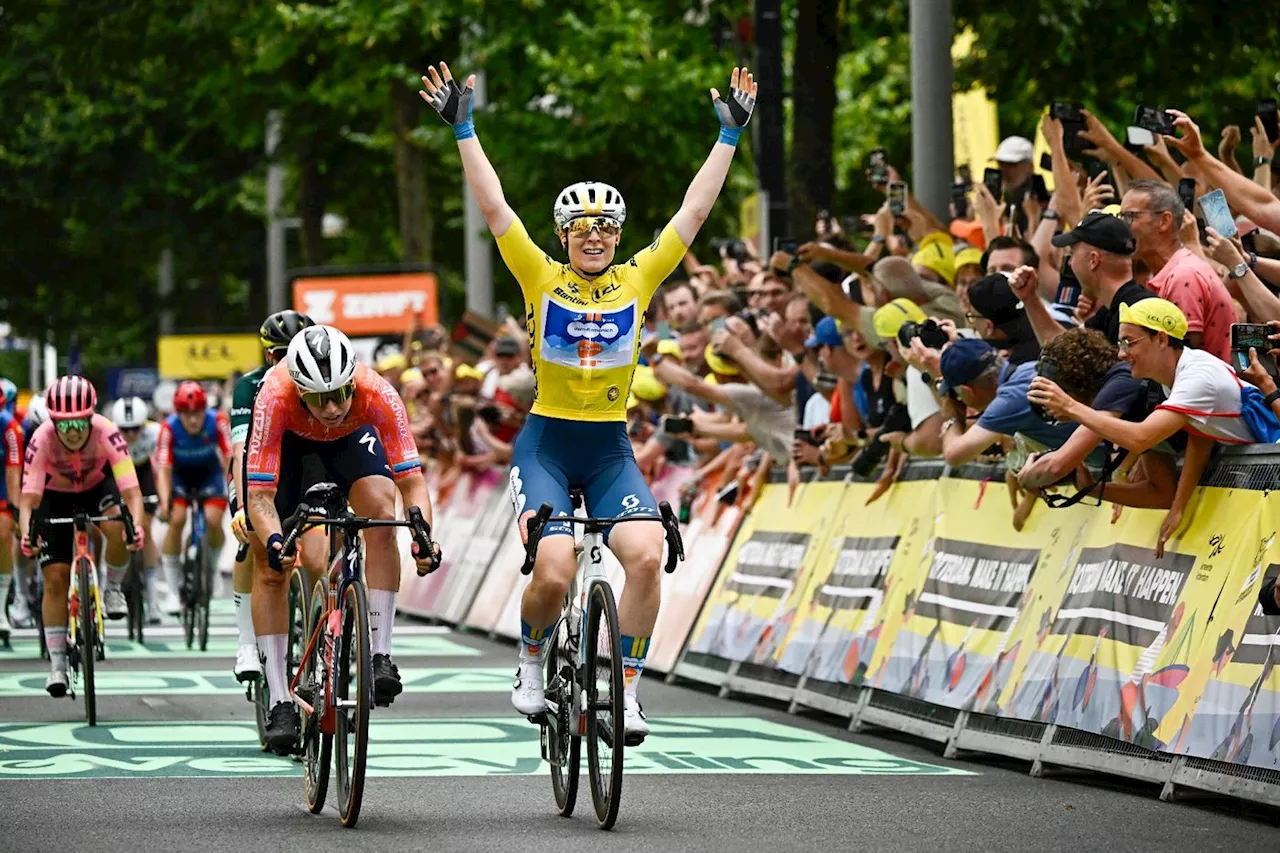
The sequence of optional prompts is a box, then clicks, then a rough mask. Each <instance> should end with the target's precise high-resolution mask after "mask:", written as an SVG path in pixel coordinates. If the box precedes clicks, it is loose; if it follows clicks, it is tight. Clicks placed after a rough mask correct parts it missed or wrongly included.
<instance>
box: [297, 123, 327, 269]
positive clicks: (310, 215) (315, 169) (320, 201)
mask: <svg viewBox="0 0 1280 853" xmlns="http://www.w3.org/2000/svg"><path fill="white" fill-rule="evenodd" d="M298 179H299V180H298V182H299V188H298V189H299V193H298V194H299V196H300V198H299V200H298V212H299V214H300V215H301V218H302V259H303V263H305V264H306V265H307V266H309V267H318V266H322V265H323V264H324V261H325V248H324V207H325V202H326V201H327V200H328V197H329V188H328V187H327V186H326V185H325V180H324V175H323V174H322V173H321V171H320V158H319V157H317V156H316V147H315V145H314V142H313V140H307V141H306V142H304V143H303V144H302V146H301V148H300V150H299V151H298Z"/></svg>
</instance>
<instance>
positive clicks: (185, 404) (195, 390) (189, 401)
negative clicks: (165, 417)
mask: <svg viewBox="0 0 1280 853" xmlns="http://www.w3.org/2000/svg"><path fill="white" fill-rule="evenodd" d="M208 407H209V397H208V396H207V395H206V394H205V393H204V389H203V388H201V387H200V383H199V382H192V381H191V380H190V379H188V380H187V381H186V382H183V383H182V384H181V385H179V386H178V390H177V391H174V392H173V410H174V411H175V412H203V411H204V410H205V409H207V408H208Z"/></svg>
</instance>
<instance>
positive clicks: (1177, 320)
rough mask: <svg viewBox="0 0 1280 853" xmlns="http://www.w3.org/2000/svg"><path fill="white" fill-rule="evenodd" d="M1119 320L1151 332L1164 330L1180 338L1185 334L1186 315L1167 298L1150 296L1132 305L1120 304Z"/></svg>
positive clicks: (1172, 336)
mask: <svg viewBox="0 0 1280 853" xmlns="http://www.w3.org/2000/svg"><path fill="white" fill-rule="evenodd" d="M1120 322H1121V323H1129V324H1130V325H1133V326H1141V327H1142V328H1144V329H1150V330H1151V331H1153V332H1164V333H1165V334H1166V335H1168V336H1169V337H1171V338H1177V339H1178V340H1182V339H1184V338H1185V337H1186V336H1187V317H1186V315H1185V314H1183V313H1182V309H1181V308H1179V307H1178V306H1177V305H1174V304H1173V303H1172V302H1170V301H1169V300H1167V299H1161V298H1159V297H1157V296H1152V297H1149V298H1147V299H1139V300H1138V301H1137V302H1135V303H1133V304H1132V305H1125V304H1123V303H1121V305H1120Z"/></svg>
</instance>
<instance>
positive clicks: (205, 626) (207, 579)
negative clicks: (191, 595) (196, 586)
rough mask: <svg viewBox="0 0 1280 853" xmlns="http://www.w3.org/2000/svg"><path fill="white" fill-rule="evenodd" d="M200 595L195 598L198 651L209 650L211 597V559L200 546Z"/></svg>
mask: <svg viewBox="0 0 1280 853" xmlns="http://www.w3.org/2000/svg"><path fill="white" fill-rule="evenodd" d="M196 565H198V566H199V567H200V594H199V595H198V596H197V598H196V630H197V631H198V632H199V636H200V651H202V652H205V651H208V650H209V601H210V599H211V598H212V597H213V580H214V579H213V558H212V557H211V556H210V554H209V549H208V548H207V547H205V546H204V545H201V546H200V559H199V562H198V563H197V564H196Z"/></svg>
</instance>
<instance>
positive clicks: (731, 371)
mask: <svg viewBox="0 0 1280 853" xmlns="http://www.w3.org/2000/svg"><path fill="white" fill-rule="evenodd" d="M702 360H703V361H705V362H706V363H707V367H709V368H711V371H712V372H713V373H718V374H720V375H721V376H737V375H738V373H739V372H740V371H739V370H738V365H737V364H736V363H735V362H733V361H730V360H729V359H727V358H725V357H724V356H722V355H720V354H719V353H717V352H716V351H715V347H713V346H712V345H711V344H707V348H706V349H705V350H703V351H702Z"/></svg>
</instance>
